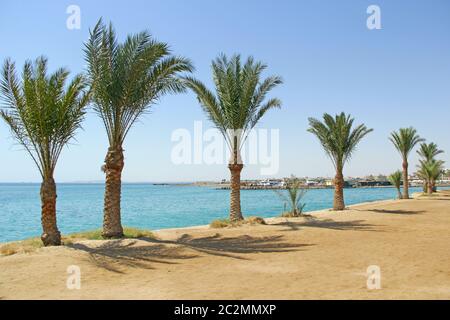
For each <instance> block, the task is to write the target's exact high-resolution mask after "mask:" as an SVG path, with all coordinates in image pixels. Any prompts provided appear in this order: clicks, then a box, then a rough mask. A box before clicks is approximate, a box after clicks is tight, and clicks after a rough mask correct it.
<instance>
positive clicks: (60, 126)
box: [0, 57, 89, 246]
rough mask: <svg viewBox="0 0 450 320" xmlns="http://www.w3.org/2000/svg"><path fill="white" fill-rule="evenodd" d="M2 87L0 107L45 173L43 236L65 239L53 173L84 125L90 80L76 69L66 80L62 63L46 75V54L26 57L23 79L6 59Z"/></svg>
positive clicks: (51, 242) (50, 240)
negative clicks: (58, 213) (63, 153)
mask: <svg viewBox="0 0 450 320" xmlns="http://www.w3.org/2000/svg"><path fill="white" fill-rule="evenodd" d="M2 71H3V72H2V79H1V81H0V89H1V93H2V100H3V101H4V108H3V109H2V110H1V111H0V115H1V117H2V118H3V120H5V121H6V123H7V124H8V125H9V127H10V129H11V132H12V135H13V136H14V138H15V139H16V140H17V141H18V142H19V144H21V145H22V146H23V147H24V148H25V150H26V151H27V152H28V153H29V154H30V156H31V158H32V160H33V161H34V163H35V164H36V166H37V167H38V169H39V173H40V174H41V177H42V184H41V190H40V194H41V209H42V211H41V217H42V218H41V222H42V229H43V233H42V236H41V239H42V242H43V243H44V245H45V246H57V245H60V244H61V234H60V232H59V230H58V226H57V223H56V184H55V180H54V178H53V174H54V171H55V168H56V164H57V162H58V158H59V156H60V154H61V151H62V149H63V147H64V146H65V145H66V144H67V143H68V142H69V141H70V140H71V139H72V138H73V137H74V135H75V131H76V130H77V129H78V128H80V127H81V122H82V120H83V118H84V114H85V106H86V105H87V104H88V102H89V94H88V92H87V90H86V88H87V85H86V81H85V79H84V78H83V76H81V75H77V76H75V77H74V78H73V80H72V81H71V82H70V83H69V84H68V85H67V87H66V82H67V79H68V77H69V72H68V71H67V70H66V69H63V68H61V69H58V70H57V71H56V72H54V73H53V74H51V75H47V59H46V58H44V57H39V58H37V59H36V61H35V62H34V63H32V62H31V61H27V62H25V65H24V67H23V72H22V79H21V80H20V79H19V78H18V77H17V75H16V70H15V63H14V62H12V61H11V60H9V59H8V60H6V61H5V63H4V66H3V70H2Z"/></svg>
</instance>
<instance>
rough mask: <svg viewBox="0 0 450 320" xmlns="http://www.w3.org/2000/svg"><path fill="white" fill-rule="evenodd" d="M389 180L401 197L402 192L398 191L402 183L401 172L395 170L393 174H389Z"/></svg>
mask: <svg viewBox="0 0 450 320" xmlns="http://www.w3.org/2000/svg"><path fill="white" fill-rule="evenodd" d="M388 178H389V181H390V182H391V183H392V185H393V186H394V187H395V188H396V189H397V193H398V198H399V199H401V198H402V193H401V191H400V186H401V184H402V172H401V171H400V170H397V171H395V172H394V173H393V174H391V175H390V176H389V177H388Z"/></svg>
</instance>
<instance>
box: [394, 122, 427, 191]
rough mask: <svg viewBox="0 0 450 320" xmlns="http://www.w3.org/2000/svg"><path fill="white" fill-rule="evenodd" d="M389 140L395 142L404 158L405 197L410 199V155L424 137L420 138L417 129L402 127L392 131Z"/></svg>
mask: <svg viewBox="0 0 450 320" xmlns="http://www.w3.org/2000/svg"><path fill="white" fill-rule="evenodd" d="M389 140H390V141H391V142H392V143H393V144H394V146H395V148H396V149H397V151H398V152H399V153H400V154H401V156H402V159H403V164H402V167H403V199H409V180H408V156H409V154H410V153H411V151H412V149H414V147H415V146H416V145H417V144H418V143H420V142H423V141H424V139H422V138H420V136H419V135H418V134H417V131H416V129H414V128H412V127H409V128H401V129H400V130H399V131H398V132H395V131H394V132H392V133H391V136H390V137H389Z"/></svg>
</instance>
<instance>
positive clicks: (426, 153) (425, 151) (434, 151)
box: [417, 142, 444, 192]
mask: <svg viewBox="0 0 450 320" xmlns="http://www.w3.org/2000/svg"><path fill="white" fill-rule="evenodd" d="M441 153H444V151H443V150H440V149H439V148H438V146H437V144H435V143H433V142H430V143H425V142H424V143H421V144H420V147H419V150H417V154H418V155H419V156H420V157H421V158H422V159H421V160H422V161H421V164H423V163H431V162H433V161H434V160H436V156H438V155H440V154H441ZM419 167H420V166H419ZM428 187H429V186H428V182H427V180H426V179H424V186H423V190H424V192H428ZM431 187H432V190H434V189H435V186H431Z"/></svg>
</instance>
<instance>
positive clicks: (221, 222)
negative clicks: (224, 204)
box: [209, 217, 266, 229]
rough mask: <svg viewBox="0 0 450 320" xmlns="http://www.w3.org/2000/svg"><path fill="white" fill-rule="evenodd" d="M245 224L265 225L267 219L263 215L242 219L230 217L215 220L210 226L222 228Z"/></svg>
mask: <svg viewBox="0 0 450 320" xmlns="http://www.w3.org/2000/svg"><path fill="white" fill-rule="evenodd" d="M245 224H250V225H261V224H262V225H264V224H266V221H265V220H264V219H263V218H261V217H248V218H246V219H244V220H240V221H230V219H218V220H214V221H212V222H211V223H210V224H209V227H210V228H214V229H221V228H234V227H239V226H242V225H245Z"/></svg>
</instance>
